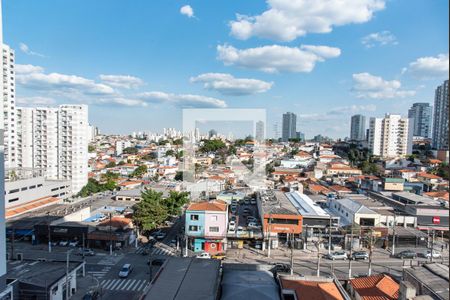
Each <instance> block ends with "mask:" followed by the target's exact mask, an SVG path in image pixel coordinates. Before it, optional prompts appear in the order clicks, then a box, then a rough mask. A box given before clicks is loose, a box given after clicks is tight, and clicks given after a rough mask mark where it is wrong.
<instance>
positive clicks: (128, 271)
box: [119, 264, 133, 278]
mask: <svg viewBox="0 0 450 300" xmlns="http://www.w3.org/2000/svg"><path fill="white" fill-rule="evenodd" d="M132 271H133V267H132V266H131V264H124V265H123V267H122V269H121V270H120V272H119V277H120V278H127V277H128V276H129V275H130V274H131V272H132Z"/></svg>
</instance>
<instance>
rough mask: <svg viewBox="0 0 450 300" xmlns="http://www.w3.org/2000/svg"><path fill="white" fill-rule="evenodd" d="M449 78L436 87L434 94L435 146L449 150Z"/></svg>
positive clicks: (438, 148)
mask: <svg viewBox="0 0 450 300" xmlns="http://www.w3.org/2000/svg"><path fill="white" fill-rule="evenodd" d="M449 101H450V100H449V94H448V80H446V81H444V83H443V84H442V85H440V86H438V87H437V88H436V92H435V95H434V117H433V148H434V149H437V150H448V109H449Z"/></svg>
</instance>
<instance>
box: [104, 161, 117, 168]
mask: <svg viewBox="0 0 450 300" xmlns="http://www.w3.org/2000/svg"><path fill="white" fill-rule="evenodd" d="M115 166H116V163H115V162H113V161H110V162H109V163H108V164H107V165H106V167H107V168H114V167H115Z"/></svg>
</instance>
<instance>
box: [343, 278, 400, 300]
mask: <svg viewBox="0 0 450 300" xmlns="http://www.w3.org/2000/svg"><path fill="white" fill-rule="evenodd" d="M350 284H351V285H352V287H353V289H354V290H355V291H356V292H357V293H358V294H359V295H360V296H361V300H394V299H398V291H399V289H400V285H399V284H398V283H397V282H395V281H394V280H393V279H392V278H391V277H390V276H388V275H385V274H380V275H374V276H368V277H361V278H355V279H352V280H350Z"/></svg>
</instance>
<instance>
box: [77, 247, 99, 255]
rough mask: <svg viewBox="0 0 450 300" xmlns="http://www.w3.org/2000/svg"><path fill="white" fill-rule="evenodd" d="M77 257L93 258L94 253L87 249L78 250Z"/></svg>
mask: <svg viewBox="0 0 450 300" xmlns="http://www.w3.org/2000/svg"><path fill="white" fill-rule="evenodd" d="M77 254H78V255H82V256H95V252H94V251H93V250H92V249H88V248H84V249H82V248H80V250H79V251H78V253H77Z"/></svg>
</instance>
